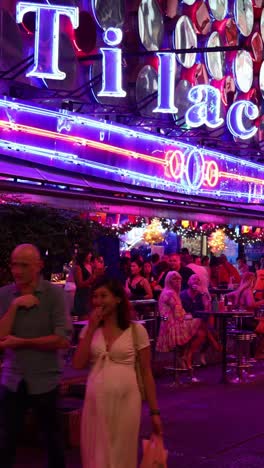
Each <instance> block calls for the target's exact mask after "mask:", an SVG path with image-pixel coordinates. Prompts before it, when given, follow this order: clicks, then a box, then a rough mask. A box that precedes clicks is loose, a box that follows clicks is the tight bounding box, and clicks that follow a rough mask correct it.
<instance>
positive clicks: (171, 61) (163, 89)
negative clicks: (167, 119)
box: [153, 52, 178, 114]
mask: <svg viewBox="0 0 264 468" xmlns="http://www.w3.org/2000/svg"><path fill="white" fill-rule="evenodd" d="M157 56H158V58H159V72H158V106H157V107H156V108H155V109H153V112H164V113H165V112H166V113H171V114H175V113H176V112H178V109H177V107H175V105H174V97H175V73H176V60H175V55H174V54H171V53H167V52H159V53H157Z"/></svg>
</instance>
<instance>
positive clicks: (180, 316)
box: [157, 271, 206, 368]
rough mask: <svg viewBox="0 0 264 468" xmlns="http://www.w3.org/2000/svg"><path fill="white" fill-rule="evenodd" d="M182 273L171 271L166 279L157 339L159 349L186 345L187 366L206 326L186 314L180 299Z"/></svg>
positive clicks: (204, 335) (160, 305)
mask: <svg viewBox="0 0 264 468" xmlns="http://www.w3.org/2000/svg"><path fill="white" fill-rule="evenodd" d="M181 281H182V278H181V275H180V274H179V273H178V272H177V271H170V272H169V273H168V274H167V276H166V279H165V287H164V289H163V291H162V292H161V295H160V298H159V313H160V316H161V317H163V321H162V322H161V325H160V330H159V336H158V340H157V351H161V352H168V351H172V350H173V349H174V348H175V347H176V346H184V354H183V361H184V364H185V365H186V366H187V368H191V367H192V357H193V354H194V353H195V352H196V351H197V350H198V349H199V347H200V346H201V344H202V343H203V342H204V340H205V337H206V330H205V327H204V325H203V323H202V321H201V320H200V319H197V318H192V316H191V315H190V314H186V312H185V310H184V309H183V307H182V303H181V299H180V296H179V294H180V291H181Z"/></svg>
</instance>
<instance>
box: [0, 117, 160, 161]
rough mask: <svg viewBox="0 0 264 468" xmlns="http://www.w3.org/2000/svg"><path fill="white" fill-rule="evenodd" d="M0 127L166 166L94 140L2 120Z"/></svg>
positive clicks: (145, 156) (143, 155) (144, 156)
mask: <svg viewBox="0 0 264 468" xmlns="http://www.w3.org/2000/svg"><path fill="white" fill-rule="evenodd" d="M0 127H2V128H4V129H6V130H13V131H14V130H17V131H22V132H24V133H29V134H30V135H38V136H43V137H45V138H53V139H55V140H62V141H67V142H71V143H79V144H80V145H83V146H89V147H90V148H95V149H99V150H103V151H108V152H109V153H115V154H120V155H121V156H127V157H132V158H135V159H143V160H145V161H151V162H153V163H156V164H160V165H162V166H165V165H166V164H167V163H166V161H164V160H163V159H157V158H155V157H154V156H149V155H147V154H142V153H137V152H136V151H131V150H126V149H125V148H119V147H118V146H112V145H108V144H106V143H100V142H97V141H94V140H89V139H87V138H82V137H77V136H70V135H63V134H60V133H56V132H52V131H51V130H40V129H38V128H35V127H31V126H27V125H21V124H14V123H10V122H6V121H4V120H0Z"/></svg>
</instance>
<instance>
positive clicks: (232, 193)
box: [0, 99, 264, 203]
mask: <svg viewBox="0 0 264 468" xmlns="http://www.w3.org/2000/svg"><path fill="white" fill-rule="evenodd" d="M0 147H1V148H2V152H4V153H5V154H8V155H10V156H13V157H16V158H21V159H23V160H28V161H37V162H41V163H43V164H45V165H50V166H51V167H58V168H62V169H67V170H70V171H72V172H78V173H80V172H81V173H88V174H89V175H94V176H97V177H100V178H106V179H109V178H110V179H112V180H116V181H122V182H126V183H130V184H139V183H140V185H142V186H147V187H152V188H155V189H159V190H166V191H171V192H178V193H185V194H189V195H191V194H195V195H199V196H206V197H214V198H215V197H221V198H222V199H225V200H229V201H247V202H250V203H260V202H261V201H262V200H263V198H264V167H263V166H261V165H258V164H255V163H252V162H250V161H244V160H241V159H238V158H235V157H232V156H228V155H225V154H222V153H218V152H215V151H211V150H206V149H204V148H196V147H194V146H192V145H189V144H186V143H182V142H178V141H173V140H171V139H167V138H163V137H160V136H159V137H158V136H155V135H150V134H147V133H144V132H141V131H135V130H133V129H130V128H128V127H125V126H121V125H113V124H111V123H106V122H103V121H98V120H96V119H91V118H86V117H84V116H82V115H78V114H75V113H73V112H72V113H71V112H69V111H66V110H60V111H54V110H51V109H47V108H43V107H35V106H31V105H28V104H25V103H22V102H19V101H16V100H11V99H0Z"/></svg>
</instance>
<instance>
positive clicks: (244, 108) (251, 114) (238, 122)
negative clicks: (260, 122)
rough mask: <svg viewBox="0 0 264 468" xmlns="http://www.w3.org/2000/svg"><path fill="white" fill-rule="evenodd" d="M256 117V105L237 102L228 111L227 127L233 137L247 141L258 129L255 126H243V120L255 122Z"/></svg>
mask: <svg viewBox="0 0 264 468" xmlns="http://www.w3.org/2000/svg"><path fill="white" fill-rule="evenodd" d="M258 116H259V110H258V107H257V106H256V104H253V102H251V101H237V102H234V103H233V104H232V105H231V106H230V107H229V109H228V112H227V117H226V121H227V126H228V128H229V130H230V132H231V133H232V135H234V137H238V138H241V139H242V140H247V139H248V138H252V137H253V136H254V135H255V134H256V133H257V131H258V128H257V127H256V125H253V126H249V125H245V123H246V122H245V119H246V120H247V119H249V120H255V119H256V118H257V117H258ZM247 127H248V128H247Z"/></svg>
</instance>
